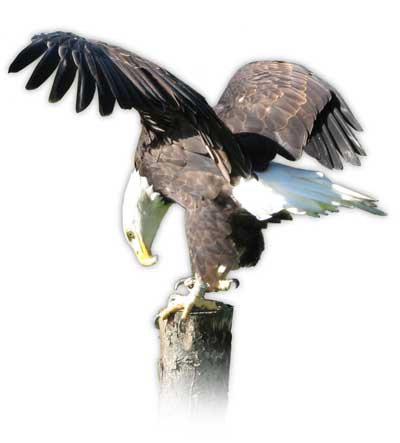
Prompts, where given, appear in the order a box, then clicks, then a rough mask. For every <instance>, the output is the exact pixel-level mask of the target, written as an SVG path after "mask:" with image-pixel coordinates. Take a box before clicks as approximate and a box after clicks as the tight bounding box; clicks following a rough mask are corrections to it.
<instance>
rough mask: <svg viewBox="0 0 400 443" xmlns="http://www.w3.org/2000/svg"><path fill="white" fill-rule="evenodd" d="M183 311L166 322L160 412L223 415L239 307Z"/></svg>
mask: <svg viewBox="0 0 400 443" xmlns="http://www.w3.org/2000/svg"><path fill="white" fill-rule="evenodd" d="M218 306H219V310H218V311H205V312H202V311H195V312H192V313H191V314H190V315H189V317H188V318H187V319H186V320H184V321H180V318H181V313H180V312H178V313H176V314H175V315H173V316H171V317H170V318H169V319H168V320H164V321H162V322H161V324H160V345H161V352H160V361H159V378H160V414H161V417H168V416H171V415H180V416H182V415H184V416H190V417H194V418H195V417H203V416H205V415H209V414H212V415H215V414H218V415H220V414H221V413H223V412H224V411H225V409H226V406H227V401H228V389H229V367H230V356H231V341H232V334H231V327H232V316H233V307H232V306H230V305H226V304H223V303H218Z"/></svg>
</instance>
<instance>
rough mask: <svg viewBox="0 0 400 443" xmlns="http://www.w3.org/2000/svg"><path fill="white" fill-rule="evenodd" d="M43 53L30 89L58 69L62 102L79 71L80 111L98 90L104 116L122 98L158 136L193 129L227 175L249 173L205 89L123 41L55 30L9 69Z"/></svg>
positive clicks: (55, 96) (54, 94)
mask: <svg viewBox="0 0 400 443" xmlns="http://www.w3.org/2000/svg"><path fill="white" fill-rule="evenodd" d="M39 57H41V58H40V60H39V62H38V64H37V65H36V67H35V69H34V71H33V73H32V75H31V77H30V78H29V80H28V83H27V85H26V88H27V89H35V88H37V87H39V86H40V85H41V84H42V83H44V82H45V81H46V80H47V79H48V78H49V77H50V76H51V74H52V73H53V72H54V71H56V74H55V77H54V81H53V86H52V88H51V92H50V97H49V100H50V101H51V102H56V101H58V100H60V99H61V98H62V97H63V96H64V95H65V93H66V92H67V91H68V89H69V88H70V87H71V85H72V84H73V82H74V79H75V77H76V73H78V87H77V96H76V111H77V112H81V111H83V110H84V109H85V108H86V107H87V106H88V105H89V104H90V103H91V101H92V100H93V97H94V95H95V91H96V90H97V95H98V100H99V110H100V114H101V115H109V114H111V113H112V111H113V109H114V105H115V102H117V103H118V104H119V106H120V107H121V108H123V109H132V108H134V109H136V110H137V111H138V112H139V113H140V115H141V119H142V123H143V124H144V125H145V126H146V127H147V129H148V130H149V131H152V132H153V133H154V134H155V135H156V136H161V137H162V136H163V135H164V136H168V135H170V134H171V131H176V128H180V127H185V128H188V127H190V128H193V131H194V133H197V134H198V135H200V136H201V137H202V138H203V140H204V143H205V145H206V147H207V150H208V153H209V155H210V157H211V158H213V160H214V161H215V162H216V164H217V166H218V167H219V169H220V170H221V173H222V174H223V175H224V177H225V178H226V179H227V180H229V179H230V174H236V175H242V176H247V175H248V173H249V170H250V165H249V162H248V161H247V160H246V158H245V156H244V155H243V153H242V151H241V148H240V146H239V144H238V142H237V141H236V139H235V137H234V136H233V135H232V134H231V132H230V131H229V130H228V128H227V127H226V126H225V125H224V124H223V123H222V122H221V121H220V119H219V118H218V117H217V116H216V114H215V112H214V110H213V109H212V108H211V107H210V106H209V105H208V104H207V102H206V100H205V99H204V98H203V97H202V96H201V95H200V94H198V93H197V92H196V91H194V90H193V89H192V88H191V87H190V86H188V85H186V84H185V83H184V82H182V81H181V80H179V79H178V78H176V77H175V76H174V75H173V74H171V73H170V72H168V71H167V70H165V69H163V68H161V67H159V66H157V65H156V64H154V63H152V62H150V61H148V60H146V59H144V58H142V57H139V56H137V55H136V54H134V53H132V52H129V51H126V50H124V49H122V48H119V47H117V46H113V45H109V44H107V43H103V42H100V41H94V40H89V39H85V38H82V37H79V36H77V35H75V34H72V33H67V32H53V33H48V34H39V35H36V36H34V37H33V39H32V42H31V44H30V45H29V46H27V47H26V48H25V49H24V50H22V51H21V52H20V53H19V55H18V56H17V57H16V59H15V60H14V61H13V63H12V64H11V65H10V68H9V72H18V71H20V70H21V69H23V68H25V67H26V66H28V65H29V64H31V63H32V62H33V61H35V60H36V59H38V58H39Z"/></svg>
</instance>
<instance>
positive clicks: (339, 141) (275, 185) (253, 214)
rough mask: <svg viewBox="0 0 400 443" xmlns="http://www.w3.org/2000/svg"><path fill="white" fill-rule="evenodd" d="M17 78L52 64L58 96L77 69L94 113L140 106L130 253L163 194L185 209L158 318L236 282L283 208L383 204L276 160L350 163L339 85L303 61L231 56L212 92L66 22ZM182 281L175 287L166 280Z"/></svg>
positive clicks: (326, 209) (143, 259)
mask: <svg viewBox="0 0 400 443" xmlns="http://www.w3.org/2000/svg"><path fill="white" fill-rule="evenodd" d="M39 58H40V60H39V61H38V63H37V64H36V66H35V68H34V70H33V72H32V74H31V76H30V78H29V80H28V82H27V84H26V89H29V90H30V89H36V88H38V87H39V86H41V85H42V84H43V83H44V82H45V81H46V80H47V79H48V78H49V77H50V76H51V75H52V74H53V73H54V71H56V72H55V76H54V79H53V84H52V87H51V91H50V96H49V101H50V102H57V101H59V100H60V99H61V98H62V97H63V96H64V95H65V94H66V92H67V91H68V90H69V89H70V87H71V86H72V84H73V83H74V79H75V77H76V75H77V77H78V81H77V89H76V91H77V93H76V111H77V112H81V111H83V110H84V109H85V108H87V107H88V106H89V104H90V103H91V102H92V100H93V98H94V95H95V93H96V91H97V97H98V104H99V111H100V114H101V115H102V116H107V115H110V114H111V113H112V112H113V109H114V106H115V103H118V105H119V106H120V107H121V108H122V109H135V110H136V111H137V112H138V113H139V114H140V120H141V134H140V137H139V141H138V145H137V149H136V154H135V159H134V165H133V168H132V172H131V174H130V177H129V180H128V184H127V187H126V190H125V193H124V199H123V205H122V224H123V229H124V235H125V237H126V240H127V242H128V244H129V245H130V247H131V248H132V249H133V251H134V253H135V255H136V257H137V259H138V261H139V262H140V263H141V264H142V265H144V266H151V265H153V264H154V263H156V261H157V257H156V256H154V255H152V253H151V246H152V243H153V240H154V238H155V236H156V234H157V231H158V229H159V226H160V224H161V222H162V220H163V219H164V216H165V215H166V213H167V211H168V209H169V208H170V207H171V205H172V204H174V203H177V204H178V205H180V206H181V207H183V208H184V210H185V229H186V237H187V243H188V249H189V256H190V262H191V269H192V275H191V276H190V277H188V278H184V279H181V280H179V281H178V282H177V283H176V284H175V291H176V292H175V293H174V294H172V295H171V296H170V298H169V301H168V305H167V307H166V308H165V309H163V310H162V311H161V312H160V313H159V316H158V318H159V319H161V320H165V319H167V318H168V317H169V316H170V315H171V314H173V313H175V312H178V311H182V315H181V319H185V318H187V316H188V315H189V314H190V312H191V311H192V310H194V311H196V310H215V309H217V304H216V302H215V301H214V300H211V299H209V298H206V294H208V293H212V292H216V291H225V290H228V289H230V288H231V287H233V286H237V285H238V281H237V280H236V279H233V278H230V277H229V273H230V272H231V271H233V270H236V269H238V268H241V267H248V266H254V265H256V264H257V262H258V261H259V259H260V256H261V254H262V252H263V250H264V237H263V232H262V231H263V230H264V229H265V228H267V226H268V224H269V223H278V222H280V221H282V220H292V219H293V216H299V215H308V216H312V217H319V216H320V215H322V214H329V213H332V212H337V211H338V209H339V207H342V206H343V207H348V208H358V209H361V210H364V211H367V212H370V213H372V214H376V215H384V212H383V211H381V210H380V209H379V208H378V207H377V200H375V199H373V198H371V197H369V196H367V195H364V194H361V193H359V192H356V191H354V190H352V189H349V188H347V187H344V186H342V185H339V184H337V183H334V182H332V181H331V180H330V179H329V178H328V177H327V176H326V175H325V174H324V173H322V172H319V171H312V170H305V169H299V168H295V167H291V166H288V162H283V163H279V162H277V161H275V159H276V157H278V158H279V156H281V157H283V158H285V159H287V160H291V161H295V160H298V159H300V157H302V155H303V153H306V154H307V155H309V156H311V157H313V158H314V159H316V160H317V161H318V162H319V163H320V164H322V165H323V166H324V167H326V168H328V169H342V168H343V164H344V163H345V162H347V163H350V164H352V165H360V156H364V155H366V154H365V151H364V150H363V148H362V146H361V144H360V143H359V141H358V139H357V137H356V132H358V131H361V130H362V128H361V126H360V124H359V123H358V121H357V119H356V118H355V116H354V115H353V113H352V111H351V110H350V108H349V106H348V105H347V103H346V102H345V100H344V99H343V97H342V96H341V95H340V93H339V92H338V91H337V90H336V89H335V88H334V87H333V86H331V85H330V84H329V83H328V82H326V81H325V80H323V79H322V78H320V77H319V76H317V75H316V74H315V73H313V72H312V71H310V70H308V69H307V68H305V67H303V66H301V65H299V64H296V63H290V62H286V61H256V62H252V63H248V64H246V65H244V66H243V67H241V68H240V69H239V70H238V71H237V72H236V73H235V74H234V76H233V77H232V78H231V80H230V81H229V83H228V85H227V87H226V89H225V91H224V92H223V94H222V96H221V98H220V100H219V102H218V103H217V105H216V106H215V107H212V106H210V105H209V104H208V103H207V101H206V100H205V98H204V97H203V96H201V95H200V94H199V93H198V92H196V91H195V90H194V89H192V88H191V87H190V86H188V85H187V84H186V83H184V82H183V81H181V80H179V79H178V78H177V77H175V76H174V75H173V74H172V73H171V72H169V71H167V70H166V69H164V68H162V67H160V66H158V65H157V64H155V63H153V62H151V61H149V60H147V59H145V58H142V57H141V56H139V55H137V54H135V53H133V52H130V51H127V50H125V49H122V48H120V47H118V46H114V45H111V44H107V43H104V42H102V41H96V40H92V39H87V38H83V37H80V36H78V35H75V34H73V33H69V32H52V33H42V34H38V35H35V36H34V37H33V38H32V41H31V43H30V44H29V45H28V46H27V47H26V48H25V49H23V50H22V51H21V52H20V53H19V54H18V55H17V57H16V58H15V60H14V61H13V62H12V63H11V65H10V68H9V72H18V71H21V70H22V69H24V68H25V67H26V66H28V65H30V64H31V63H32V62H34V61H35V60H37V59H39ZM181 286H184V287H185V288H186V291H185V292H186V293H184V294H183V293H182V291H181V292H178V289H179V287H181Z"/></svg>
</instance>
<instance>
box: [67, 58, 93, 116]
mask: <svg viewBox="0 0 400 443" xmlns="http://www.w3.org/2000/svg"><path fill="white" fill-rule="evenodd" d="M72 56H73V58H74V62H75V64H76V65H77V67H78V88H77V93H76V112H82V111H83V110H84V109H86V108H87V107H88V106H89V105H90V103H91V102H92V100H93V97H94V93H95V91H96V83H95V81H94V80H93V77H92V76H91V74H90V71H89V67H88V65H87V63H86V59H85V57H84V56H83V55H82V53H81V52H78V51H73V52H72Z"/></svg>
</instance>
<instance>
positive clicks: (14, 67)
mask: <svg viewBox="0 0 400 443" xmlns="http://www.w3.org/2000/svg"><path fill="white" fill-rule="evenodd" d="M46 49H47V45H46V42H45V41H43V40H38V41H33V42H32V43H31V44H30V45H29V46H27V47H26V48H25V49H23V50H22V51H21V52H20V53H19V54H18V55H17V57H15V60H14V61H13V62H12V63H11V65H10V67H9V68H8V72H18V71H21V69H24V68H26V67H27V66H28V65H30V64H31V63H32V62H34V61H35V60H36V59H37V58H39V57H40V56H41V55H42V54H43V53H44V52H45V51H46Z"/></svg>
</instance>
